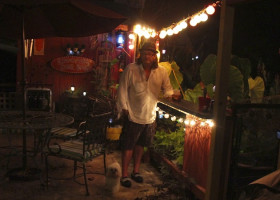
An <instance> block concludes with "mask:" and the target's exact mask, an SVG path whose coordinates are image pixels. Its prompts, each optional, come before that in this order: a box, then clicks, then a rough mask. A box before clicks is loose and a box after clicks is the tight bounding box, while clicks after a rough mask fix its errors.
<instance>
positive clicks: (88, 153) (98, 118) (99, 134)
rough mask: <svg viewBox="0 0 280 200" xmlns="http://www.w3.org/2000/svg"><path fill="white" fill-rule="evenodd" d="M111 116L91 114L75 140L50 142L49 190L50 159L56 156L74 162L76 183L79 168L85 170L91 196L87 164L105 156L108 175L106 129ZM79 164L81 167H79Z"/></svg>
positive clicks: (48, 148)
mask: <svg viewBox="0 0 280 200" xmlns="http://www.w3.org/2000/svg"><path fill="white" fill-rule="evenodd" d="M110 116H111V112H106V113H102V114H90V115H89V116H88V118H87V120H86V121H84V122H81V123H80V125H79V128H78V130H77V133H79V134H77V136H76V137H75V138H72V139H71V140H67V141H65V142H61V143H59V144H58V143H54V144H50V142H49V143H48V144H47V148H46V150H45V152H44V155H45V167H46V178H47V179H46V180H47V188H48V179H49V172H48V157H49V156H55V157H60V158H64V159H68V160H72V161H74V174H73V180H74V181H76V178H77V177H78V175H77V173H76V171H77V168H78V167H79V168H82V169H83V176H84V185H85V188H86V195H89V191H88V184H87V171H86V164H87V163H88V162H90V161H92V160H93V159H94V158H96V157H98V156H102V155H103V164H104V171H105V173H106V152H105V145H106V129H107V125H108V122H109V118H110ZM77 163H80V164H81V165H79V166H78V164H77ZM105 173H104V174H105Z"/></svg>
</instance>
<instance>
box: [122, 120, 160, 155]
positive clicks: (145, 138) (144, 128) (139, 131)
mask: <svg viewBox="0 0 280 200" xmlns="http://www.w3.org/2000/svg"><path fill="white" fill-rule="evenodd" d="M155 132H156V121H155V122H153V123H151V124H137V123H134V122H132V121H129V120H127V121H126V124H125V130H124V132H123V133H122V141H121V146H122V149H123V150H133V148H134V147H135V145H140V146H143V147H150V146H151V145H152V143H153V139H154V135H155Z"/></svg>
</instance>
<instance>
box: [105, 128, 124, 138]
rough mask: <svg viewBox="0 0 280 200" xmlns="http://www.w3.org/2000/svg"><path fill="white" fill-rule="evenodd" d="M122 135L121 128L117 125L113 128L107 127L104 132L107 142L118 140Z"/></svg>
mask: <svg viewBox="0 0 280 200" xmlns="http://www.w3.org/2000/svg"><path fill="white" fill-rule="evenodd" d="M121 133H122V126H120V125H117V126H114V127H108V128H107V132H106V138H107V140H119V138H120V135H121Z"/></svg>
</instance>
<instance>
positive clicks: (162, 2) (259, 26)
mask: <svg viewBox="0 0 280 200" xmlns="http://www.w3.org/2000/svg"><path fill="white" fill-rule="evenodd" d="M213 2H215V1H211V0H201V1H198V0H146V3H145V8H144V9H143V10H139V11H138V16H139V18H141V19H142V20H143V21H144V22H146V23H147V24H148V25H150V26H151V27H154V28H155V29H156V30H157V31H158V30H160V29H161V28H164V27H168V26H170V25H171V24H172V23H175V22H178V21H180V20H181V19H183V18H186V17H188V16H190V15H193V14H194V13H196V12H198V11H200V10H201V9H203V8H204V7H205V6H207V5H209V4H210V3H213ZM249 2H250V3H242V4H240V5H236V6H235V21H234V31H233V43H232V53H233V54H235V55H237V56H239V57H244V58H249V59H250V61H251V63H252V68H256V65H257V63H258V61H259V59H262V60H263V62H264V63H265V66H266V68H267V70H268V71H274V72H280V56H279V48H280V25H279V19H280V3H279V0H262V1H259V0H255V1H249ZM219 20H220V8H217V10H216V13H215V14H214V15H213V16H210V17H209V19H208V21H207V22H205V23H201V24H198V25H197V26H196V27H188V28H187V29H186V30H184V31H182V32H180V33H179V34H178V35H174V36H172V37H169V38H167V39H166V40H165V41H164V43H165V44H166V45H167V46H169V48H171V49H172V51H173V58H174V59H175V60H177V64H180V67H181V66H182V68H184V67H185V66H184V65H186V66H189V65H191V56H189V54H194V55H196V54H197V55H199V56H200V59H201V60H200V61H199V62H200V63H201V62H203V60H204V58H205V57H206V56H207V55H209V54H210V53H214V54H217V44H218V38H219ZM174 49H175V50H174ZM15 60H16V55H15V54H14V53H9V52H5V51H3V50H1V51H0V66H1V71H2V73H1V76H0V82H1V83H3V82H14V81H15V67H16V61H15Z"/></svg>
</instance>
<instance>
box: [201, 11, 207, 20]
mask: <svg viewBox="0 0 280 200" xmlns="http://www.w3.org/2000/svg"><path fill="white" fill-rule="evenodd" d="M207 19H208V15H206V14H205V13H202V14H201V15H200V20H201V21H202V22H205V21H207Z"/></svg>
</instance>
